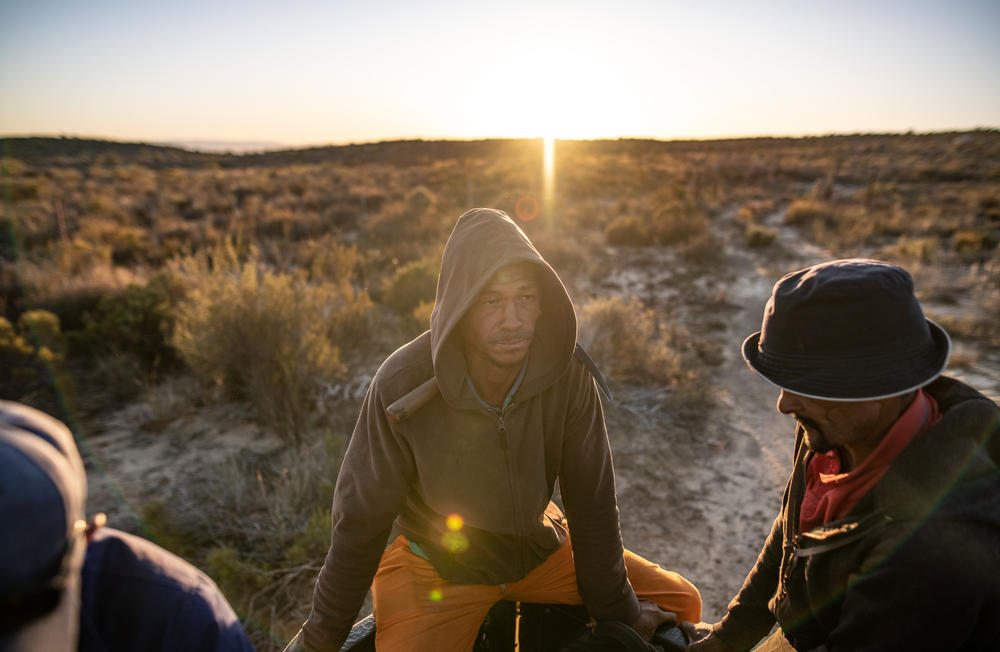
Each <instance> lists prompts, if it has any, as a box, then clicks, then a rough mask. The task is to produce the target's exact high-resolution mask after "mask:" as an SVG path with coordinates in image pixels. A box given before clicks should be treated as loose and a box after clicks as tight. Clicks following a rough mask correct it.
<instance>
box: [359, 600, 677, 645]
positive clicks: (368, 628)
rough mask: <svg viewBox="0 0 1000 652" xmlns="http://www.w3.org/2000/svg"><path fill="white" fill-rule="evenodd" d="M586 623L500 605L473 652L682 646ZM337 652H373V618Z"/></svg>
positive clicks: (571, 613) (567, 610)
mask: <svg viewBox="0 0 1000 652" xmlns="http://www.w3.org/2000/svg"><path fill="white" fill-rule="evenodd" d="M518 618H520V622H518ZM588 621H589V619H588V617H587V611H586V609H584V608H583V607H582V606H569V605H563V604H536V603H515V602H510V601H507V600H501V601H500V602H497V603H496V604H495V605H493V608H492V609H490V612H489V613H488V614H486V618H485V619H484V620H483V626H482V627H481V628H480V629H479V634H478V635H477V636H476V644H475V645H474V646H473V648H472V649H473V652H487V651H489V652H513V650H514V643H515V637H516V638H517V643H518V647H517V649H518V652H557V651H558V652H612V651H618V650H621V651H622V652H628V651H630V650H647V651H648V652H680V651H681V650H684V649H686V647H687V639H686V638H685V636H684V633H683V632H682V631H681V630H680V628H679V627H676V626H674V625H663V626H661V627H660V628H659V629H657V630H656V633H655V634H654V635H653V643H652V645H650V644H648V643H641V641H640V639H639V636H638V635H637V634H635V633H634V632H633V631H632V630H631V628H629V627H628V626H627V625H623V624H621V623H612V622H607V623H598V625H597V627H596V629H594V630H591V629H590V628H589V627H587V623H588ZM630 633H631V634H630ZM636 645H644V646H645V647H636ZM341 652H375V617H374V616H368V617H367V618H365V619H363V620H360V621H358V622H357V623H356V624H355V625H354V628H353V629H351V633H350V635H348V637H347V642H345V643H344V646H343V647H342V648H341Z"/></svg>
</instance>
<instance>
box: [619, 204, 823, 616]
mask: <svg viewBox="0 0 1000 652" xmlns="http://www.w3.org/2000/svg"><path fill="white" fill-rule="evenodd" d="M781 217H782V216H781V215H780V214H776V215H775V216H772V217H771V218H769V222H770V223H771V225H772V226H773V228H775V229H776V230H777V231H778V241H777V246H776V247H772V248H770V249H769V250H767V251H764V252H753V251H750V250H747V248H746V247H745V244H744V242H743V227H742V224H740V223H739V222H737V221H736V219H735V211H728V212H726V213H724V214H723V215H721V216H720V217H719V218H718V219H717V220H716V222H715V228H716V233H715V235H716V236H717V237H718V238H719V239H720V240H721V242H722V243H723V245H724V248H725V255H724V256H723V260H724V261H725V267H724V268H723V267H721V266H720V268H719V269H717V270H716V271H715V272H714V273H713V274H710V275H707V276H702V277H699V278H695V279H692V280H691V281H688V283H687V285H688V286H689V288H688V289H685V286H684V284H683V283H678V281H677V278H676V277H677V276H678V274H684V273H685V270H684V269H683V264H682V263H680V262H679V261H678V260H677V258H676V256H675V255H674V254H673V253H672V252H671V251H670V250H667V249H652V248H643V249H642V250H638V251H633V252H628V253H624V254H623V255H622V258H623V260H621V261H620V264H619V265H618V266H616V269H615V271H614V273H613V274H612V275H610V276H611V280H610V281H609V282H608V284H609V285H610V286H611V287H613V288H615V289H616V290H617V291H620V292H623V293H626V294H635V295H637V296H639V297H640V298H642V299H643V300H644V301H646V302H647V305H651V306H653V307H654V308H656V309H657V310H658V311H664V314H670V313H669V312H668V311H674V312H676V311H678V310H685V311H687V312H688V313H689V314H687V315H685V317H684V322H683V323H684V324H685V325H686V326H687V327H688V328H689V329H699V328H700V329H701V330H700V332H701V333H710V338H711V340H712V342H713V343H716V344H717V346H718V347H719V349H720V351H721V363H720V364H719V365H718V366H716V367H714V368H713V369H712V371H711V395H712V398H713V399H714V405H713V406H712V408H711V410H710V413H709V414H707V415H706V418H705V419H704V421H703V422H701V423H696V424H692V423H691V422H690V420H686V419H678V418H674V417H673V416H672V415H670V414H667V413H665V411H664V410H663V409H662V407H661V406H662V405H663V404H664V403H665V401H666V399H667V395H666V392H667V391H668V390H659V391H657V390H651V389H649V388H631V389H628V390H626V391H624V392H622V393H621V395H620V396H619V400H618V402H617V404H616V405H615V406H613V407H611V408H610V409H609V414H608V422H609V426H610V430H611V437H612V446H613V449H614V454H615V467H616V470H617V474H618V493H619V504H620V508H621V511H622V524H623V526H622V527H623V536H624V538H625V543H626V546H628V547H629V548H630V549H632V550H634V551H635V552H637V553H639V554H641V555H643V556H646V557H647V558H649V559H651V560H655V561H656V562H658V563H660V564H661V565H663V566H664V567H667V568H670V569H673V570H677V571H678V572H680V573H681V574H683V575H685V576H686V577H687V578H689V579H690V580H691V581H693V582H694V583H695V584H696V585H697V586H698V588H699V590H700V591H701V593H702V600H703V603H704V611H703V618H704V619H705V620H707V621H714V620H717V619H718V618H719V617H721V616H722V615H723V614H724V613H725V607H726V604H727V603H728V601H729V599H730V598H731V597H732V596H733V595H734V593H735V592H736V591H737V590H738V589H739V587H740V586H741V584H742V582H743V579H744V577H745V576H746V573H747V571H748V570H749V569H750V568H751V566H752V565H753V563H754V561H755V560H756V557H757V554H758V553H759V551H760V548H761V545H762V544H763V541H764V538H765V537H766V536H767V533H768V531H769V530H770V526H771V523H772V521H773V519H774V517H775V515H776V514H777V512H778V508H779V505H780V498H781V491H782V489H783V488H784V484H785V481H786V479H787V477H788V471H789V468H790V464H791V448H792V441H791V436H792V429H793V425H792V422H791V420H790V419H789V418H787V417H783V416H782V415H780V414H779V413H778V412H777V411H776V410H775V407H774V406H775V402H776V399H777V394H778V392H777V389H776V388H774V387H773V386H771V385H770V384H768V383H767V382H766V381H763V380H762V379H760V378H758V377H756V376H754V375H753V374H752V373H751V372H750V371H749V369H747V367H746V364H745V363H744V361H743V359H742V356H741V354H740V345H741V343H742V341H743V339H744V338H745V337H746V336H747V335H749V334H750V333H752V332H754V331H756V330H758V329H759V328H760V320H761V316H762V313H763V307H764V303H765V302H766V300H767V297H768V296H769V295H770V292H771V287H772V286H773V284H774V281H775V275H776V274H777V273H779V272H777V271H774V270H784V271H788V270H791V269H794V268H796V267H799V266H803V265H808V264H811V263H813V262H817V261H819V260H823V259H825V258H827V257H828V256H827V254H825V252H823V251H821V250H819V249H817V248H815V247H812V246H809V245H807V244H805V243H803V242H802V241H801V240H800V239H799V237H798V234H797V232H795V231H794V230H793V229H789V228H787V227H783V226H781ZM776 252H781V253H780V254H779V255H778V256H777V258H778V260H780V261H782V262H778V260H776ZM672 268H673V269H674V272H673V273H671V272H670V270H671V269H672ZM692 286H693V287H692ZM688 294H693V295H694V296H689V297H688V298H689V299H692V300H691V301H688V302H687V303H686V305H685V301H684V298H685V295H688ZM698 296H712V297H715V298H714V299H713V301H712V304H711V305H712V306H713V308H712V309H711V310H709V311H708V312H704V311H702V312H700V313H699V306H698V300H697V298H698ZM719 297H723V298H722V299H720V298H719Z"/></svg>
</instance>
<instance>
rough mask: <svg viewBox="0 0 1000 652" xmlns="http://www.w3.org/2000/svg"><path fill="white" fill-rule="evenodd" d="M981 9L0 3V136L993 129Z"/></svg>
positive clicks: (993, 87) (761, 0)
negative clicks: (981, 127)
mask: <svg viewBox="0 0 1000 652" xmlns="http://www.w3.org/2000/svg"><path fill="white" fill-rule="evenodd" d="M998 35H1000V1H998V0H979V1H966V0H957V1H956V0H952V1H950V2H944V1H940V0H939V1H935V2H924V1H914V2H904V1H896V2H878V1H877V0H868V1H854V0H838V1H826V0H811V1H808V0H796V1H787V2H786V1H770V2H769V1H766V0H758V1H756V2H753V1H745V2H737V1H713V0H705V1H702V2H697V1H692V2H672V1H668V0H660V1H653V0H650V1H647V2H643V1H640V0H606V1H605V2H587V1H585V0H574V1H572V2H558V3H553V2H550V3H546V2H528V1H521V0H507V1H505V2H497V1H493V2H488V3H475V2H472V1H469V0H466V1H457V2H416V1H413V2H402V1H401V2H386V1H378V0H371V1H367V2H366V1H364V0H357V1H355V2H330V1H327V2H319V1H317V2H305V1H302V0H282V1H272V2H255V1H252V0H242V1H234V2H215V1H212V0H200V1H190V0H173V1H171V2H163V3H159V2H137V1H136V0H128V1H122V2H118V1H112V0H63V1H52V0H0V135H22V134H64V135H83V136H98V137H105V138H114V139H122V140H146V141H163V140H184V139H188V140H190V139H205V140H234V141H272V142H278V143H283V144H288V145H301V144H323V143H345V142H362V141H373V140H383V139H398V138H482V137H493V136H501V137H512V136H532V137H533V136H555V137H570V138H595V137H619V136H638V137H653V138H691V137H695V138H712V137H720V136H741V135H765V134H776V135H802V134H826V133H844V132H862V131H863V132H872V131H878V132H882V131H905V130H909V129H913V130H917V131H935V130H946V129H956V128H957V129H967V128H974V127H979V126H983V127H1000V36H998Z"/></svg>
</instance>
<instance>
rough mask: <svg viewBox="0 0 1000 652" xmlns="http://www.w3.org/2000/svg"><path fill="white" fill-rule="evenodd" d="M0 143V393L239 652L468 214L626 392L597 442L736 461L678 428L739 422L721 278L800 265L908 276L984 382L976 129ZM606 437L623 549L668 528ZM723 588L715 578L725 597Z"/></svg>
mask: <svg viewBox="0 0 1000 652" xmlns="http://www.w3.org/2000/svg"><path fill="white" fill-rule="evenodd" d="M0 144H2V147H3V151H2V154H3V157H2V176H0V180H2V190H3V213H2V217H0V396H2V397H3V398H6V399H12V400H19V401H23V402H26V403H30V404H33V405H35V406H37V407H39V408H41V409H44V410H46V411H48V412H51V413H52V414H54V415H56V416H58V417H60V418H61V419H63V420H65V421H67V422H68V423H69V424H70V425H71V426H72V427H73V429H74V431H75V432H76V434H77V437H78V439H79V441H80V442H81V448H82V449H83V451H84V454H85V456H86V457H87V464H88V470H89V472H90V479H91V487H92V491H91V493H92V500H91V507H92V508H95V509H96V508H100V509H103V510H104V511H108V512H109V514H110V515H112V516H113V518H112V519H111V524H112V525H117V526H119V527H123V528H124V529H129V530H133V531H136V532H139V533H140V534H143V535H145V536H148V537H150V538H153V539H154V540H157V541H158V542H160V543H161V544H162V545H164V546H166V547H168V548H170V549H171V550H174V551H175V552H177V553H179V554H181V555H183V556H184V557H186V558H188V559H189V560H191V561H192V562H193V563H195V564H197V565H198V566H199V567H201V568H203V569H204V570H206V572H208V573H209V574H210V575H211V576H212V577H213V578H214V579H215V580H216V581H217V582H218V583H219V585H220V586H221V587H222V589H223V590H224V592H225V593H226V594H227V596H228V597H229V598H230V600H231V601H232V603H233V605H234V606H235V608H236V609H237V611H238V612H239V613H240V615H241V617H242V618H243V619H244V622H245V623H246V625H247V628H248V630H249V631H250V632H251V635H252V637H253V639H254V641H255V643H256V644H257V645H258V647H259V649H262V650H268V649H276V648H277V649H280V647H281V645H282V644H283V642H284V641H285V640H287V638H288V637H289V636H290V635H291V634H292V633H294V631H295V629H296V628H297V627H298V625H299V624H300V623H301V621H302V619H303V618H304V617H305V615H306V613H307V609H308V604H309V599H310V595H311V585H312V582H313V580H314V578H315V573H316V571H317V570H318V568H319V565H320V564H321V563H322V557H323V555H324V553H325V551H326V546H327V542H328V536H329V519H330V517H329V511H328V510H329V503H330V498H331V496H332V490H333V483H334V481H335V479H336V473H337V468H338V466H339V461H340V457H341V455H342V453H343V450H344V447H345V445H346V441H347V439H348V437H349V435H350V431H351V428H352V426H353V420H354V418H355V416H356V411H357V408H358V404H359V401H360V398H361V396H362V395H363V392H364V390H365V388H366V385H367V382H368V379H369V378H370V377H371V375H372V374H373V373H374V371H375V369H376V368H377V366H378V364H379V363H380V362H381V360H382V359H384V357H385V356H386V355H387V354H388V353H390V352H391V351H392V350H393V349H395V348H396V347H397V346H399V345H400V344H402V343H404V342H405V341H407V340H409V339H410V338H412V337H414V336H416V335H417V334H419V333H420V332H421V331H423V330H424V329H425V328H426V327H427V324H428V318H429V315H430V310H431V307H432V304H433V300H434V290H435V282H436V273H437V266H438V263H439V260H440V254H441V249H442V247H443V244H444V241H445V240H446V238H447V236H448V234H449V232H450V229H451V228H452V226H453V225H454V222H455V219H456V218H457V217H458V215H459V214H461V213H462V212H463V211H464V210H466V209H468V208H471V207H475V206H491V207H495V208H500V209H503V210H505V211H506V212H508V213H509V214H510V215H512V216H513V217H515V218H516V219H517V220H518V221H519V223H520V225H521V226H522V228H523V229H524V230H525V232H526V233H527V234H528V235H529V236H530V237H531V238H532V240H533V241H534V242H535V244H536V246H537V247H538V248H539V250H540V251H541V252H542V254H543V255H544V256H546V258H547V259H548V260H549V261H550V262H551V263H552V265H553V266H554V267H555V268H556V270H557V271H558V272H559V273H560V274H561V275H562V277H563V279H564V281H565V282H566V284H567V286H568V288H569V290H570V293H571V296H572V297H573V298H574V301H576V303H577V309H578V315H579V317H580V338H581V341H583V342H584V343H585V344H586V346H587V347H588V349H589V350H590V351H591V353H592V355H593V356H594V357H595V359H596V360H597V362H598V364H599V365H600V366H601V367H602V368H603V369H604V370H605V372H606V375H607V376H608V377H609V379H610V381H611V384H612V388H613V390H614V392H615V394H616V399H617V400H618V401H619V402H620V404H621V405H622V408H620V409H619V411H618V412H616V411H615V409H616V408H613V407H609V422H610V423H611V425H612V426H620V427H621V428H619V429H621V430H624V431H626V432H629V431H644V428H645V430H649V429H650V428H653V427H654V425H651V424H655V428H657V429H659V430H658V432H659V434H657V435H656V436H657V437H661V438H662V437H665V439H666V440H667V441H669V443H670V446H672V447H674V448H677V449H678V450H681V449H683V448H684V447H685V446H687V447H688V448H689V449H690V451H692V452H690V454H688V456H687V457H685V458H684V459H691V458H694V457H696V456H698V455H702V456H704V455H713V456H715V458H713V459H722V458H723V456H724V455H726V454H730V456H731V453H732V450H730V449H729V448H728V444H726V443H725V442H722V441H717V440H716V439H711V438H707V437H702V438H698V437H697V436H695V435H693V434H690V433H698V432H715V431H714V430H712V427H711V426H710V424H712V423H718V422H720V421H726V420H729V419H731V418H732V415H733V410H738V409H739V408H740V406H739V405H735V406H734V405H731V404H729V403H727V401H726V400H725V399H724V397H723V398H720V387H722V386H725V385H726V384H727V383H731V382H732V380H731V379H729V377H728V376H729V374H730V372H731V371H732V368H733V367H732V366H731V365H728V364H727V362H726V361H727V360H728V359H729V358H727V356H728V355H730V354H728V353H724V351H729V350H730V349H732V348H734V347H738V342H734V341H731V339H732V336H733V334H734V333H735V332H738V330H739V329H743V328H744V324H742V323H740V324H737V325H736V326H737V328H736V330H734V327H733V322H734V315H735V314H736V313H737V311H738V309H739V308H741V307H744V308H746V309H747V310H748V311H749V312H750V313H753V315H755V317H754V319H756V320H758V323H759V315H760V310H761V308H762V303H763V299H762V298H761V299H759V302H757V303H756V305H752V306H742V304H743V303H745V302H746V299H747V296H746V295H744V294H741V293H739V292H737V291H736V289H735V288H737V287H738V286H739V285H740V282H741V279H742V280H746V278H747V277H748V276H750V275H755V276H760V277H761V278H766V279H768V283H770V282H773V280H776V279H777V278H778V277H779V276H780V275H781V274H783V273H784V272H787V271H790V270H791V269H793V268H794V267H795V266H797V264H798V263H800V262H802V261H803V260H809V262H815V261H814V260H811V259H810V257H811V258H816V257H817V256H818V257H820V258H822V257H851V256H869V257H878V258H882V259H885V260H890V261H893V262H898V263H900V264H902V265H904V266H905V267H906V268H907V269H909V270H910V271H911V272H912V273H913V275H914V277H915V279H916V282H917V287H918V292H919V294H920V296H921V299H922V300H923V301H924V305H925V308H926V309H927V312H928V314H929V316H930V317H931V318H932V319H935V320H937V321H939V322H941V323H943V324H944V325H945V326H946V328H947V329H948V330H949V332H951V333H952V335H953V337H954V338H955V341H956V353H955V356H954V358H953V366H954V367H956V368H957V369H959V370H961V369H963V368H965V369H967V370H969V373H970V375H972V376H973V377H975V378H979V379H985V380H986V381H987V384H988V385H989V383H990V382H992V385H990V386H989V387H988V388H987V389H988V391H992V393H993V395H996V394H997V393H1000V389H998V386H1000V379H998V376H1000V247H998V244H1000V133H998V132H996V131H992V130H990V131H975V132H964V133H942V134H905V135H901V134H900V135H847V136H829V137H821V138H805V139H746V140H731V141H684V142H680V141H678V142H661V141H640V140H620V141H558V142H557V143H556V146H555V161H554V175H553V177H552V178H550V179H546V177H545V174H544V168H543V148H542V143H541V141H537V140H534V141H530V140H526V141H471V142H453V141H448V142H423V141H405V142H389V143H375V144H369V145H352V146H343V147H328V148H315V149H306V150H289V151H282V152H269V153H260V154H245V155H240V156H235V155H209V154H200V153H193V152H186V151H183V150H178V149H171V148H163V147H152V146H144V145H134V144H125V143H110V142H98V141H83V140H75V139H41V138H35V139H17V138H9V139H6V140H3V141H0ZM804 247H809V248H810V249H809V252H810V253H803V248H804ZM758 285H759V284H758ZM764 286H765V287H766V284H764ZM754 297H755V301H757V300H758V299H757V295H754ZM764 298H766V294H765V295H764ZM751 330H752V329H751ZM746 332H747V333H748V332H749V331H746ZM737 362H738V361H737ZM737 366H738V365H737ZM766 408H767V409H768V410H771V409H772V408H771V406H766ZM643 424H645V425H643ZM716 427H717V426H716ZM660 431H666V432H667V433H668V434H667V435H666V436H665V435H663V434H662V432H660ZM671 433H675V434H671ZM676 433H689V434H687V435H683V436H682V435H681V434H676ZM615 437H619V438H621V439H620V440H615V439H614V438H615ZM627 437H628V435H627V434H622V435H614V434H613V445H615V447H616V451H617V450H618V449H619V448H620V449H621V451H622V452H621V454H620V455H619V454H618V453H617V452H616V466H617V467H618V472H619V476H620V478H621V482H620V484H621V485H622V486H621V489H620V493H621V494H622V495H623V503H624V504H626V505H632V503H631V500H632V499H631V498H629V496H632V495H636V496H639V497H638V498H636V499H635V506H634V507H632V508H631V512H632V513H631V514H629V513H628V510H626V509H625V508H624V507H623V522H624V519H626V518H628V519H630V521H629V522H628V523H625V534H626V544H629V543H630V539H629V536H630V535H631V536H635V537H637V538H639V539H641V538H642V537H643V536H648V537H649V538H650V539H652V538H656V537H659V538H660V539H663V538H669V537H670V533H669V531H663V529H662V528H660V529H655V528H654V530H652V531H646V530H644V529H643V526H642V525H640V524H638V523H637V521H641V520H642V519H643V518H644V516H643V514H642V513H637V512H640V511H641V505H643V504H645V503H643V501H646V503H648V502H649V501H650V500H658V498H657V497H656V489H655V488H654V487H651V486H649V483H650V480H649V478H650V477H653V478H655V477H656V476H655V473H656V472H657V471H656V470H655V469H650V470H649V474H651V475H648V476H647V475H643V472H640V471H642V469H641V468H639V467H642V466H643V464H644V463H645V462H644V460H648V459H649V456H650V453H649V452H648V451H647V450H646V448H643V447H644V446H646V444H643V445H642V446H638V447H636V446H637V445H636V444H635V443H634V442H630V441H629V440H628V439H627ZM662 441H664V440H663V439H653V440H650V442H649V443H648V446H649V447H653V446H654V445H655V444H656V443H657V442H662ZM706 447H707V448H706ZM678 455H681V453H678ZM678 459H680V458H678ZM637 469H638V470H637ZM677 490H678V491H680V488H677ZM765 493H766V494H767V495H768V496H770V495H771V494H773V493H774V490H773V487H768V488H766V492H765ZM765 507H766V506H765ZM678 509H680V511H679V512H678V513H679V514H682V515H683V514H684V513H685V512H684V511H683V509H682V508H680V507H678ZM91 511H94V509H92V510H91ZM759 511H760V515H759V516H755V518H756V520H766V521H767V522H769V518H770V516H769V515H768V509H766V508H761V509H760V510H759ZM755 514H756V512H755ZM771 516H773V513H772V514H771ZM692 522H693V520H692ZM693 528H696V526H695V525H689V526H688V529H693ZM765 532H766V524H765ZM761 539H762V536H761ZM759 542H760V541H759V540H757V541H750V542H749V543H747V546H746V547H748V549H749V550H750V553H748V554H750V555H751V557H750V561H751V562H752V553H753V552H754V549H755V547H757V546H759ZM650 545H652V544H650ZM656 550H659V549H656ZM647 554H649V553H648V552H647ZM689 556H690V555H689ZM679 558H680V559H684V558H685V555H684V554H679ZM657 561H659V560H657ZM691 563H692V564H695V562H691ZM744 570H745V568H744ZM734 572H735V571H731V572H730V571H727V572H726V573H725V574H724V575H725V577H720V578H718V581H719V582H723V581H724V582H726V583H728V585H729V589H732V590H735V589H736V588H737V587H738V586H739V583H740V582H741V581H742V576H738V577H735V578H734V577H730V576H731V575H732V574H733V573H734ZM695 579H696V581H697V578H695ZM719 591H722V589H721V588H720V589H719ZM712 600H713V601H714V602H712V604H713V605H716V606H715V607H713V608H716V609H717V608H718V607H717V604H718V602H719V598H717V597H716V596H714V595H713V596H712ZM709 603H710V601H709V600H706V608H707V609H708V607H709V606H710V604H709ZM723 604H724V603H723ZM708 615H709V616H713V617H717V616H718V615H719V614H711V613H710V614H708Z"/></svg>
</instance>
